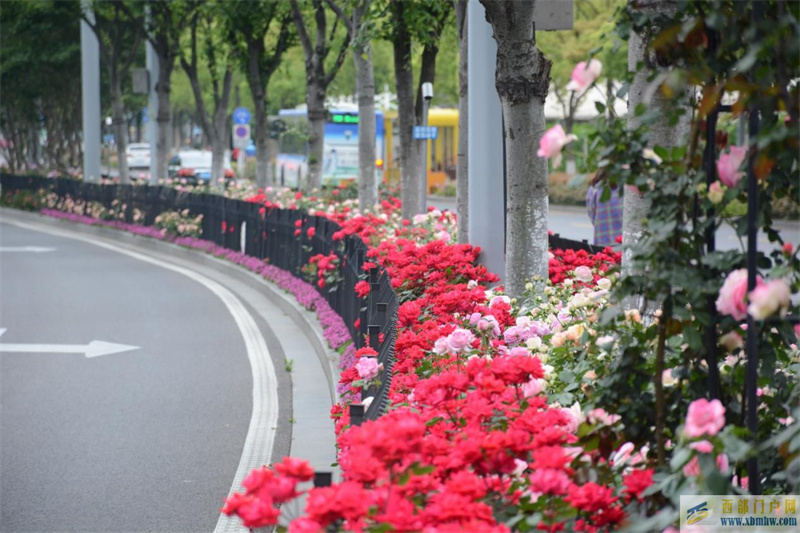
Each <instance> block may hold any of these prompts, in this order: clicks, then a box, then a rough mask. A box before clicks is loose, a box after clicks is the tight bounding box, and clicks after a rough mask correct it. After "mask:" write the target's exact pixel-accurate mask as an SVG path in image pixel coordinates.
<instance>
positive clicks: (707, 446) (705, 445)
mask: <svg viewBox="0 0 800 533" xmlns="http://www.w3.org/2000/svg"><path fill="white" fill-rule="evenodd" d="M689 448H691V449H693V450H696V451H698V452H700V453H711V452H713V451H714V445H713V444H711V443H710V442H708V441H707V440H701V441H697V442H693V443H691V444H690V445H689Z"/></svg>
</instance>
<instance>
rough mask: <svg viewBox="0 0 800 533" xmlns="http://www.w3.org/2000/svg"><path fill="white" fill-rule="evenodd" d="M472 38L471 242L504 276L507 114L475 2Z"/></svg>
mask: <svg viewBox="0 0 800 533" xmlns="http://www.w3.org/2000/svg"><path fill="white" fill-rule="evenodd" d="M467 39H468V41H469V45H468V48H467V57H468V58H469V59H468V62H469V71H468V72H467V79H468V80H469V82H468V87H469V104H468V105H469V113H468V118H467V120H468V121H469V128H468V129H469V139H468V146H469V149H468V153H469V239H470V243H471V244H474V245H475V246H480V247H481V250H482V252H481V257H480V261H481V263H483V264H484V265H486V268H488V269H489V271H490V272H494V273H495V274H497V275H498V276H502V275H503V274H504V273H505V271H506V260H505V253H506V250H505V229H504V228H505V224H506V219H505V217H506V212H505V193H506V192H505V183H504V180H502V179H500V178H501V177H502V176H503V171H504V168H503V155H504V154H503V126H502V119H501V117H502V114H503V111H502V109H501V107H500V97H499V96H497V90H496V89H495V87H494V69H495V62H496V58H497V43H495V41H494V39H493V38H492V27H491V26H490V25H489V23H488V22H486V13H485V11H484V9H483V6H482V5H481V4H480V3H479V2H477V1H475V0H473V1H472V2H468V4H467ZM531 149H532V150H533V149H534V148H533V147H531ZM500 236H503V238H502V239H501V238H500Z"/></svg>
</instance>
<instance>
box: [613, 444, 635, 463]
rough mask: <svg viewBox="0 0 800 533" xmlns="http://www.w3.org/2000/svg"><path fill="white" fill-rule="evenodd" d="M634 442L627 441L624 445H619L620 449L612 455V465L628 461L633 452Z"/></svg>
mask: <svg viewBox="0 0 800 533" xmlns="http://www.w3.org/2000/svg"><path fill="white" fill-rule="evenodd" d="M633 449H634V446H633V443H632V442H626V443H625V444H623V445H622V446H620V447H619V450H617V451H616V452H614V454H613V455H612V456H611V461H610V462H611V465H612V466H621V465H624V464H625V463H627V462H628V460H629V459H630V457H631V453H633Z"/></svg>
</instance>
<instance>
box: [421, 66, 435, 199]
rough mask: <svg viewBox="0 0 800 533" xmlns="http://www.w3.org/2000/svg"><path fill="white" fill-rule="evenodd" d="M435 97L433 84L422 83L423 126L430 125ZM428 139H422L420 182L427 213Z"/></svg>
mask: <svg viewBox="0 0 800 533" xmlns="http://www.w3.org/2000/svg"><path fill="white" fill-rule="evenodd" d="M432 99H433V84H432V83H431V82H428V81H426V82H425V83H423V84H422V127H424V128H427V127H428V110H429V109H430V107H431V100H432ZM428 141H429V139H422V140H421V141H420V142H422V179H421V180H420V182H419V187H420V191H419V196H420V202H419V206H420V212H422V213H425V212H426V211H427V210H428V166H429V165H428Z"/></svg>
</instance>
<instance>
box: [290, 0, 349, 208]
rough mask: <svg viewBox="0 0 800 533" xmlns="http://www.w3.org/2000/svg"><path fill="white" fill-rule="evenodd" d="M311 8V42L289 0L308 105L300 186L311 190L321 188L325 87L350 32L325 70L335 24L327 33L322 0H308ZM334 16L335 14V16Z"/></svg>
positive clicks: (294, 0)
mask: <svg viewBox="0 0 800 533" xmlns="http://www.w3.org/2000/svg"><path fill="white" fill-rule="evenodd" d="M311 3H312V5H313V9H314V26H315V28H314V29H315V36H316V37H315V40H314V43H313V44H312V42H311V37H310V35H309V30H308V28H307V27H306V23H305V22H304V20H303V14H302V13H301V12H300V6H299V5H298V3H297V0H292V2H291V5H292V18H293V19H294V23H295V27H296V28H297V36H298V37H299V39H300V44H302V46H303V53H304V55H305V67H306V104H307V106H308V121H309V123H310V124H311V132H310V134H309V140H308V151H309V154H308V178H307V180H306V186H305V187H303V189H304V190H305V191H306V192H311V191H312V190H314V189H319V188H321V187H322V157H323V149H324V142H325V121H326V120H327V118H328V117H327V115H328V114H327V111H326V110H325V94H326V92H327V90H328V86H329V85H330V83H331V82H332V81H333V78H334V77H335V76H336V73H337V72H338V71H339V68H341V66H342V62H343V61H344V58H345V56H346V52H347V49H348V47H349V45H350V32H348V33H347V34H346V36H345V39H344V41H343V42H342V45H341V47H340V48H339V50H338V53H337V54H336V59H335V62H334V64H333V65H332V66H331V68H330V69H328V71H327V72H326V69H325V58H326V57H327V56H328V52H330V51H331V44H332V39H333V37H334V35H335V33H336V32H335V30H336V24H337V23H338V20H337V21H336V22H335V23H334V27H333V28H332V30H331V32H330V35H328V34H327V29H326V28H327V17H326V11H325V5H324V4H323V0H312V2H311ZM337 16H338V15H337Z"/></svg>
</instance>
